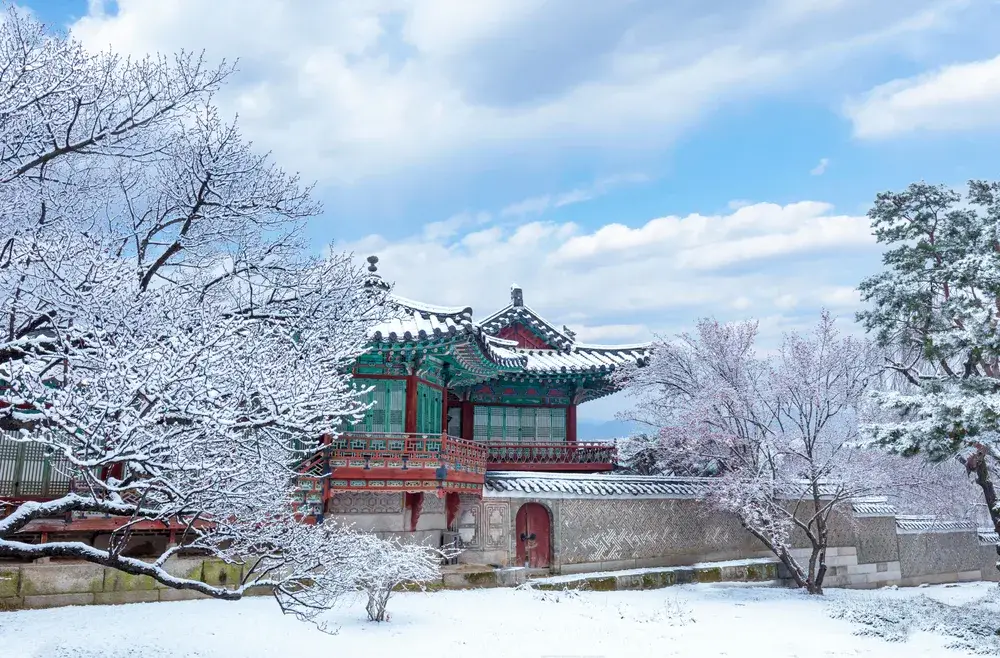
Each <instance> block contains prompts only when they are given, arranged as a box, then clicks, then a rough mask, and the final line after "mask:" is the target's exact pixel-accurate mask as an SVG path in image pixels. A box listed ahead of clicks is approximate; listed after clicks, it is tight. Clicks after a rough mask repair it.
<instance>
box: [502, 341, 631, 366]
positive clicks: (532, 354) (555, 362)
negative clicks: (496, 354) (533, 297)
mask: <svg viewBox="0 0 1000 658" xmlns="http://www.w3.org/2000/svg"><path fill="white" fill-rule="evenodd" d="M518 352H519V353H520V354H524V355H525V356H527V357H528V364H527V366H525V369H526V370H529V371H546V372H552V371H557V372H611V371H612V370H614V369H615V368H618V367H620V366H623V365H625V364H627V363H641V362H642V361H643V360H644V359H645V357H646V355H647V354H648V352H649V350H648V347H646V346H635V345H629V346H625V347H621V348H618V347H604V346H601V347H596V346H590V345H587V346H583V345H574V346H572V347H571V348H570V349H568V350H565V351H563V350H527V349H519V350H518Z"/></svg>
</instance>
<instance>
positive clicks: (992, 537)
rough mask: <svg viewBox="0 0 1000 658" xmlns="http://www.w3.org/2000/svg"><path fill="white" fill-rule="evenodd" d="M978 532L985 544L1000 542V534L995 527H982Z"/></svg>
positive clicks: (981, 541)
mask: <svg viewBox="0 0 1000 658" xmlns="http://www.w3.org/2000/svg"><path fill="white" fill-rule="evenodd" d="M976 534H977V535H978V536H979V543H980V544H983V545H985V546H996V545H997V544H1000V535H998V534H997V533H996V531H995V530H994V529H993V528H980V529H979V530H978V531H977V532H976Z"/></svg>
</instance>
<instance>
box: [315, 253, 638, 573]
mask: <svg viewBox="0 0 1000 658" xmlns="http://www.w3.org/2000/svg"><path fill="white" fill-rule="evenodd" d="M368 261H369V267H368V270H369V276H368V279H367V281H366V285H369V286H378V287H382V288H384V289H386V290H388V288H389V286H388V284H387V283H386V282H385V281H383V280H382V278H381V277H380V276H379V274H378V271H377V262H378V259H377V258H376V257H375V256H371V257H369V259H368ZM388 303H389V304H390V305H391V306H392V310H393V313H392V314H391V315H392V317H393V319H392V320H391V321H389V322H386V323H385V324H383V325H380V326H378V327H376V328H375V329H374V330H373V332H372V343H371V345H372V347H371V350H370V351H369V352H368V353H367V354H365V355H364V356H362V357H361V358H360V359H359V360H358V363H357V365H356V367H355V368H354V376H355V382H356V383H357V385H358V386H359V387H363V388H364V389H366V390H367V391H368V393H367V395H368V396H369V398H368V401H369V402H370V403H372V406H371V407H370V408H369V410H368V412H367V413H366V415H365V417H364V420H363V421H361V422H359V423H357V424H356V425H354V426H352V427H349V428H347V431H346V432H345V433H343V434H342V435H340V436H339V437H337V439H336V440H335V441H330V444H331V445H330V448H329V450H327V451H324V452H323V453H322V454H321V455H320V456H318V457H317V459H316V460H315V461H314V462H313V463H312V464H310V465H309V469H308V473H309V474H311V475H313V476H315V477H303V478H302V479H301V480H300V487H301V492H302V508H301V510H302V511H303V512H304V513H305V514H308V515H312V516H315V517H317V518H322V517H326V516H329V515H332V516H333V517H334V518H336V519H338V520H341V521H345V522H350V523H352V524H354V525H355V527H359V528H363V529H366V530H371V531H375V532H383V533H392V534H406V535H411V536H412V538H413V539H415V540H420V541H429V542H435V541H439V542H440V541H445V539H448V540H449V542H450V541H458V542H462V541H463V539H464V543H465V544H466V548H467V549H468V548H469V546H470V545H474V544H475V539H476V538H477V537H476V535H475V533H476V532H478V533H479V534H480V535H481V534H482V531H481V529H480V528H479V526H480V523H479V522H478V521H476V520H475V519H478V518H480V517H482V511H483V507H482V497H483V494H484V490H485V488H486V487H487V478H488V477H495V476H500V475H502V474H511V473H518V472H526V471H527V472H534V473H539V472H541V473H544V472H549V473H576V474H594V473H600V472H606V471H610V470H612V469H613V468H614V464H615V447H614V443H613V442H592V441H590V442H584V441H578V440H577V436H576V415H577V407H578V405H580V404H583V403H586V402H588V401H590V400H595V399H597V398H600V397H603V396H605V395H609V394H611V393H613V392H614V391H615V390H616V389H615V386H614V383H613V381H612V373H614V371H615V370H616V369H619V368H621V367H622V366H624V365H626V364H634V365H640V366H641V365H643V364H644V363H645V360H646V359H647V358H648V352H649V345H648V344H641V345H620V346H608V345H590V344H586V343H581V342H578V341H577V340H576V337H575V335H574V334H573V332H572V331H570V330H569V329H567V328H566V327H562V328H558V327H556V326H555V325H553V324H552V323H550V322H548V321H547V320H545V319H544V318H543V317H542V316H541V315H539V314H538V313H537V312H535V311H534V310H533V309H532V308H530V307H529V306H526V305H525V303H524V294H523V291H522V290H521V288H519V287H518V286H517V285H514V286H512V287H511V300H510V304H509V305H507V306H506V307H505V308H503V309H500V310H499V311H497V312H495V313H493V314H491V315H489V316H487V317H485V318H483V319H482V320H476V319H475V318H474V316H473V311H472V309H471V308H469V307H456V308H444V307H437V306H430V305H428V304H424V303H420V302H415V301H410V300H407V299H402V298H400V297H396V296H390V297H389V302H388ZM539 474H540V473H539ZM324 476H325V477H324ZM543 512H544V510H541V509H536V510H535V511H534V513H533V514H532V512H531V509H530V508H529V510H528V511H526V512H525V513H524V514H523V515H522V516H524V517H525V518H522V519H519V521H518V523H519V525H521V526H525V527H526V528H527V527H528V526H530V525H536V526H540V525H546V526H547V525H548V524H549V523H550V519H549V518H548V514H547V513H543ZM463 516H464V522H463ZM473 517H474V518H473ZM529 517H530V518H529ZM463 523H464V525H465V526H466V527H465V528H464V529H463V528H462V527H461V526H463ZM470 523H472V524H473V525H475V526H476V527H475V528H473V529H472V530H470V529H469V528H468V525H469V524H470ZM529 530H530V528H529ZM470 532H471V533H472V534H471V535H470ZM522 534H525V536H526V537H528V536H530V535H531V534H532V532H525V533H522ZM534 535H535V537H536V540H534V541H535V542H536V545H535V546H534V548H535V549H536V550H535V553H537V554H536V555H529V554H531V553H532V547H533V545H532V540H530V539H526V542H527V548H525V546H524V545H522V544H525V542H520V543H519V544H518V547H517V550H516V555H517V556H519V558H520V559H524V558H527V559H528V561H530V562H532V563H534V564H536V565H537V566H545V565H547V564H548V556H547V554H546V555H544V556H543V555H542V553H547V552H548V549H547V548H545V547H541V546H537V543H538V539H537V538H538V537H540V536H542V535H545V536H548V528H547V527H546V529H545V531H544V532H542V530H541V528H540V527H539V528H538V532H534ZM526 551H527V554H526ZM478 557H480V558H483V559H486V560H487V562H494V561H499V562H502V563H507V562H510V561H511V559H509V558H502V559H499V560H498V559H497V557H498V556H495V555H494V556H486V555H480V556H478Z"/></svg>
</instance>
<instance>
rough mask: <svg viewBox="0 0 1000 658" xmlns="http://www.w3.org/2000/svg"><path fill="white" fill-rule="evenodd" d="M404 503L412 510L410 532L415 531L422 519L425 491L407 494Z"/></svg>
mask: <svg viewBox="0 0 1000 658" xmlns="http://www.w3.org/2000/svg"><path fill="white" fill-rule="evenodd" d="M403 502H404V505H405V507H406V509H408V510H409V511H410V532H415V531H416V529H417V523H418V522H419V521H420V511H421V510H422V509H423V507H424V492H423V491H417V492H414V493H407V494H405V498H404V501H403Z"/></svg>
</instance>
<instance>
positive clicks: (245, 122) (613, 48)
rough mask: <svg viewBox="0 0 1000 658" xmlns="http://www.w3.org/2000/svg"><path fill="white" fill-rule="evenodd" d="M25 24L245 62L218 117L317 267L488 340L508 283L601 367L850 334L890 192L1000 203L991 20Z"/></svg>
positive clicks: (845, 12) (103, 8)
mask: <svg viewBox="0 0 1000 658" xmlns="http://www.w3.org/2000/svg"><path fill="white" fill-rule="evenodd" d="M22 4H26V5H27V6H28V7H30V8H31V9H32V10H33V11H35V12H36V14H37V15H39V16H40V17H41V18H42V19H43V20H45V21H46V22H48V23H49V24H50V25H51V26H52V27H53V28H56V29H68V30H70V31H72V32H73V33H74V34H75V35H76V36H78V37H79V38H80V39H82V40H83V41H84V42H85V43H87V44H88V45H91V46H93V47H95V48H96V47H107V46H108V45H109V44H110V45H112V46H113V47H114V48H116V49H118V50H120V51H123V52H128V53H136V54H139V53H146V52H154V51H160V52H170V51H175V50H178V49H181V48H184V49H196V50H202V49H204V50H205V51H206V53H207V55H208V56H209V57H210V58H213V59H221V58H226V59H229V60H232V59H236V58H238V59H239V72H238V74H237V75H236V76H235V77H234V78H233V80H232V83H231V84H230V85H229V86H228V88H227V89H226V90H225V92H224V94H222V95H221V96H220V98H219V99H218V100H219V103H220V105H221V106H222V107H223V108H224V109H225V110H226V111H228V112H232V113H239V115H240V121H241V123H242V126H243V128H244V131H245V132H246V133H247V134H248V136H250V137H251V138H252V139H253V140H254V141H255V143H256V144H257V145H258V146H259V147H261V148H263V149H269V150H271V151H272V152H273V153H274V157H275V158H276V159H277V160H278V161H279V163H281V164H282V165H283V166H284V167H286V168H288V169H292V170H299V171H301V173H302V174H303V175H304V176H305V177H306V178H307V179H309V180H315V181H317V190H318V194H319V195H320V197H321V198H322V199H323V200H324V203H325V208H326V210H325V214H324V215H323V216H322V217H319V218H317V219H316V220H315V221H314V222H313V224H312V226H311V234H312V236H313V237H314V239H315V243H316V245H317V249H320V248H322V245H324V244H326V243H327V242H330V241H335V242H336V245H337V246H338V247H339V248H346V249H350V250H353V251H355V252H356V253H357V254H358V255H359V256H360V257H363V256H365V255H367V254H369V253H375V254H378V255H379V257H380V258H381V261H382V262H381V269H382V271H383V273H384V275H385V276H386V277H387V278H391V279H394V280H395V281H396V284H397V292H398V293H399V294H402V295H404V296H406V297H410V298H415V299H420V300H424V301H427V302H429V303H435V304H439V305H458V304H461V305H466V304H468V305H472V306H473V308H474V309H475V310H476V314H477V315H479V316H483V315H485V314H487V313H489V312H491V311H493V310H495V309H496V308H498V307H500V306H502V305H504V304H505V303H507V301H508V295H509V287H510V284H511V283H512V282H517V283H518V284H520V285H521V286H522V287H523V288H524V295H525V301H526V303H527V304H528V305H530V306H532V307H533V308H534V309H535V310H537V311H539V312H541V313H542V314H543V315H545V316H547V317H548V318H549V319H550V320H552V321H553V322H555V323H557V324H567V325H569V326H570V327H571V328H573V329H575V330H576V331H577V332H578V334H579V338H580V339H581V340H586V341H589V342H599V343H621V342H635V341H639V340H646V339H649V338H650V337H651V336H652V335H653V334H654V333H664V334H671V333H674V332H677V331H680V330H684V329H686V328H688V327H690V326H691V325H692V323H693V321H694V319H695V318H697V317H698V316H702V315H715V316H716V317H718V318H720V319H723V320H729V319H737V318H744V317H755V318H757V319H759V321H760V323H761V328H762V334H763V339H764V341H765V342H770V343H772V344H773V343H774V342H775V341H777V340H780V336H781V333H782V332H783V331H786V330H788V329H794V328H799V327H803V326H808V325H810V324H812V322H813V321H814V319H815V318H816V317H817V314H818V311H819V309H820V308H821V307H827V308H830V309H831V310H833V311H834V312H835V313H836V314H838V315H839V316H842V317H844V318H845V319H849V318H850V317H851V315H852V313H853V311H854V310H855V309H856V308H857V296H856V294H855V292H854V287H855V285H856V284H857V282H858V281H859V280H860V279H861V278H862V277H863V276H865V275H866V274H868V273H871V272H873V271H874V270H875V269H877V267H878V265H879V251H878V249H877V248H876V247H875V245H874V244H873V242H872V239H871V237H870V230H869V226H868V222H867V220H866V218H865V216H864V213H865V211H866V210H867V208H868V206H869V205H870V203H871V201H872V199H873V197H874V195H875V193H876V192H878V191H881V190H886V189H898V188H902V187H904V186H905V185H907V184H908V183H910V182H912V181H915V180H920V179H924V180H927V181H930V182H940V183H945V184H949V185H955V186H961V185H963V184H964V181H966V180H968V179H969V178H991V179H995V178H998V177H1000V176H998V171H997V169H998V166H997V159H996V153H997V152H998V150H1000V149H998V147H1000V45H998V42H997V41H996V37H995V35H996V32H997V28H998V27H1000V2H997V0H881V1H880V2H872V0H669V1H667V0H586V2H581V1H580V0H324V1H322V2H316V1H313V0H118V1H117V2H112V1H105V2H100V1H91V2H89V3H88V2H86V1H85V0H28V1H27V2H24V3H22ZM621 405H622V401H621V400H619V399H616V398H611V399H608V400H605V401H600V402H596V403H592V404H590V405H586V406H585V407H583V408H581V411H580V414H581V418H584V419H590V420H591V421H596V420H600V419H603V418H610V417H611V416H613V414H614V412H615V411H616V410H617V409H619V408H621Z"/></svg>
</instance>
